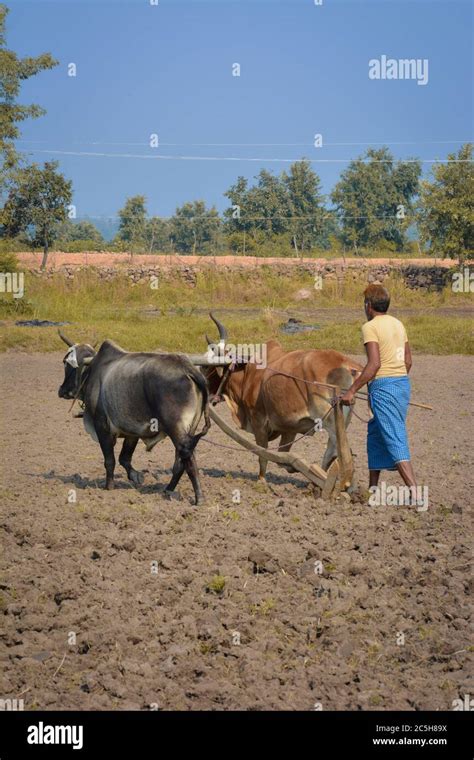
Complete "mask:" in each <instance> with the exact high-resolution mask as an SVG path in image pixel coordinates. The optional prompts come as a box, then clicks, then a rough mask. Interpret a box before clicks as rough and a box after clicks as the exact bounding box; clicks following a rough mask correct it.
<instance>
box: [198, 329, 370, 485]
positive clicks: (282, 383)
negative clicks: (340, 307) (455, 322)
mask: <svg viewBox="0 0 474 760" xmlns="http://www.w3.org/2000/svg"><path fill="white" fill-rule="evenodd" d="M210 316H211V319H212V320H213V321H214V323H215V324H216V326H217V328H218V330H219V343H218V344H217V345H216V344H212V343H211V341H210V340H209V338H207V336H206V338H207V341H208V343H209V346H210V348H209V350H210V352H211V354H212V353H214V354H215V355H216V357H217V356H218V355H219V354H222V351H223V350H227V348H226V349H224V346H226V347H228V344H227V341H228V334H227V330H226V328H225V327H224V325H223V324H222V323H221V322H219V320H217V319H216V318H215V317H214V316H213V315H212V314H211V315H210ZM264 348H265V350H266V362H265V364H262V366H260V367H259V366H258V364H256V363H255V362H252V361H250V362H245V363H244V362H242V363H236V364H235V365H232V368H230V369H228V370H223V369H220V368H219V369H218V368H214V367H206V368H205V369H203V371H204V373H205V375H206V377H207V380H208V384H209V390H210V392H211V394H216V393H219V395H222V396H223V397H224V399H225V401H226V403H227V405H228V406H229V408H230V410H231V413H232V417H233V420H234V422H235V423H236V425H238V427H240V428H241V429H242V430H245V431H247V432H249V433H252V434H253V435H254V436H255V440H256V442H257V444H258V445H259V446H263V448H267V447H268V442H269V441H273V440H275V439H276V438H278V437H280V444H279V451H289V450H290V448H291V446H292V444H293V441H294V440H295V437H296V436H297V435H301V434H303V433H308V434H309V435H313V434H314V433H315V432H317V431H320V430H321V429H324V430H326V432H327V434H328V443H327V447H326V451H325V454H324V457H323V461H322V467H323V469H325V470H327V469H328V468H329V466H330V464H331V462H332V461H333V460H334V459H335V458H336V450H337V449H336V446H337V444H336V427H335V419H334V417H335V415H334V412H333V411H332V407H331V400H332V398H333V390H332V389H331V388H329V387H325V385H324V384H325V383H327V384H329V385H337V386H339V387H340V388H341V390H342V389H347V388H349V387H350V385H352V382H353V380H354V377H356V376H357V375H358V374H359V373H360V372H361V371H362V366H361V365H360V364H358V363H357V362H356V361H354V360H353V359H350V358H349V357H348V356H344V354H341V353H339V352H338V351H332V350H317V349H310V350H296V351H285V350H284V349H283V348H282V347H281V345H280V343H279V342H278V341H277V340H269V341H268V342H267V343H266V344H264ZM230 350H231V351H232V349H230ZM237 361H239V360H238V359H237ZM223 373H224V374H223ZM289 376H291V377H289ZM316 383H320V384H321V385H318V384H316ZM350 419H351V408H350V407H348V406H345V407H344V420H345V425H346V428H347V426H348V425H349V422H350ZM259 461H260V472H259V479H260V480H265V473H266V469H267V461H266V460H265V459H262V458H261V457H259Z"/></svg>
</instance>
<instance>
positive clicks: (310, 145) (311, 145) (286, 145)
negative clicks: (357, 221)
mask: <svg viewBox="0 0 474 760" xmlns="http://www.w3.org/2000/svg"><path fill="white" fill-rule="evenodd" d="M17 142H21V143H38V144H39V143H41V144H44V143H47V142H48V140H17ZM468 142H470V140H384V141H376V140H373V141H371V142H324V143H323V145H321V146H320V147H319V148H318V150H319V149H321V148H328V147H332V146H334V145H336V146H358V145H454V144H457V143H459V144H463V143H468ZM71 144H72V145H141V146H148V147H150V143H149V142H128V141H126V140H109V141H108V140H105V141H104V140H102V141H101V140H71ZM159 146H160V147H164V146H166V147H178V146H186V147H190V148H267V147H268V148H277V147H284V148H315V147H316V146H315V145H314V143H305V142H288V143H277V142H274V143H263V142H262V143H231V142H229V143H219V142H216V143H212V142H209V143H181V142H161V141H160V143H159Z"/></svg>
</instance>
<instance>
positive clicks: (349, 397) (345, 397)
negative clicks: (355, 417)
mask: <svg viewBox="0 0 474 760" xmlns="http://www.w3.org/2000/svg"><path fill="white" fill-rule="evenodd" d="M354 396H355V391H353V390H351V388H349V390H348V391H346V392H345V393H343V394H342V396H339V401H340V402H341V404H344V405H345V406H352V404H355V399H354Z"/></svg>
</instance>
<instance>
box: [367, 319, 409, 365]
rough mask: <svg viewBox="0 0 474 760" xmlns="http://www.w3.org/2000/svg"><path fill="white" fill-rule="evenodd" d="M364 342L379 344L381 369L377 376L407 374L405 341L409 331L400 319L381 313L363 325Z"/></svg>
mask: <svg viewBox="0 0 474 760" xmlns="http://www.w3.org/2000/svg"><path fill="white" fill-rule="evenodd" d="M362 337H363V339H364V344H365V343H369V342H372V341H373V342H374V343H378V344H379V352H380V369H379V371H378V372H377V374H376V375H375V377H376V378H377V377H402V376H403V375H406V373H407V369H406V367H405V343H406V342H407V340H408V338H407V333H406V330H405V327H404V326H403V324H402V323H401V322H400V320H399V319H395V317H392V316H390V314H379V315H377V316H376V317H374V318H373V319H371V320H370V322H366V323H365V325H362Z"/></svg>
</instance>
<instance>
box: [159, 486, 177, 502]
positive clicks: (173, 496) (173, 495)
mask: <svg viewBox="0 0 474 760" xmlns="http://www.w3.org/2000/svg"><path fill="white" fill-rule="evenodd" d="M163 496H164V497H165V499H167V500H168V501H181V494H180V493H179V491H167V490H166V488H165V490H164V491H163Z"/></svg>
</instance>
